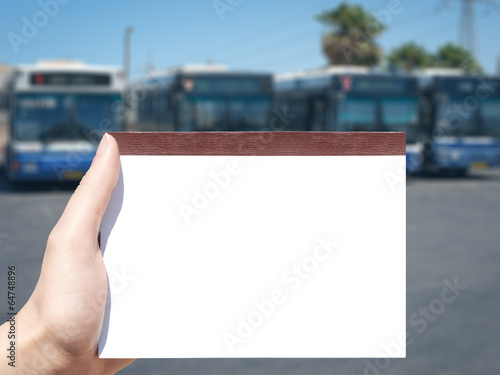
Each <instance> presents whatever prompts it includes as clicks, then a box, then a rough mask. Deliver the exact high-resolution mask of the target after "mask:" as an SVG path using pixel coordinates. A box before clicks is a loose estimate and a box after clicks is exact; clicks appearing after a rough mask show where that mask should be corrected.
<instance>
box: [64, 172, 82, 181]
mask: <svg viewBox="0 0 500 375" xmlns="http://www.w3.org/2000/svg"><path fill="white" fill-rule="evenodd" d="M83 174H84V173H83V172H81V171H68V172H64V174H63V180H67V181H77V180H81V179H82V177H83Z"/></svg>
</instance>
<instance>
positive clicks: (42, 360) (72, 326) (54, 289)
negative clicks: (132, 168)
mask: <svg viewBox="0 0 500 375" xmlns="http://www.w3.org/2000/svg"><path fill="white" fill-rule="evenodd" d="M119 172H120V160H119V152H118V145H117V143H116V141H115V139H114V138H113V137H112V136H110V135H109V134H105V135H104V137H103V139H102V141H101V143H100V145H99V149H98V151H97V154H96V156H95V158H94V160H93V162H92V166H91V167H90V169H89V171H88V172H87V174H86V175H85V177H84V178H83V179H82V181H81V183H80V185H79V186H78V188H77V189H76V191H75V193H74V194H73V196H72V197H71V199H70V201H69V203H68V205H67V206H66V209H65V210H64V213H63V214H62V216H61V218H60V220H59V222H58V223H57V224H56V226H55V227H54V229H53V230H52V232H51V234H50V236H49V239H48V241H47V248H46V251H45V256H44V259H43V264H42V270H41V274H40V278H39V280H38V283H37V285H36V288H35V290H34V292H33V294H32V295H31V297H30V299H29V301H28V302H27V303H26V305H25V306H24V307H23V308H22V309H21V311H20V312H19V314H17V316H16V330H17V335H16V336H17V337H16V363H15V364H16V367H12V366H8V365H7V364H6V363H5V362H4V361H5V357H4V356H3V357H4V361H3V362H4V363H2V364H1V365H0V374H4V373H6V374H9V373H11V372H12V373H22V374H32V373H33V374H40V375H43V374H114V373H115V372H117V371H119V370H121V369H122V368H123V367H125V366H127V365H129V364H130V363H131V362H132V361H133V360H129V359H99V358H98V357H97V344H98V341H99V336H100V332H101V327H102V323H103V318H104V311H105V306H106V298H107V290H108V282H107V276H106V270H105V267H104V262H103V259H102V254H101V251H100V249H99V245H98V242H97V237H98V233H99V226H100V224H101V220H102V216H103V214H104V212H105V210H106V207H107V205H108V202H109V198H110V195H111V192H112V191H113V188H114V186H115V185H116V182H117V180H118V175H119ZM8 328H9V327H8V325H7V324H4V325H2V326H1V327H0V342H1V343H4V342H5V340H7V344H8V345H2V348H4V347H7V348H8V347H9V345H10V340H8V339H7V334H8ZM6 369H7V370H6Z"/></svg>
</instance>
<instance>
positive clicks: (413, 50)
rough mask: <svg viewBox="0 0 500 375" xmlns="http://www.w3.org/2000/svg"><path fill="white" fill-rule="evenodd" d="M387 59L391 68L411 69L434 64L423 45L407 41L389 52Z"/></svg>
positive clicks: (432, 58)
mask: <svg viewBox="0 0 500 375" xmlns="http://www.w3.org/2000/svg"><path fill="white" fill-rule="evenodd" d="M387 61H388V63H389V66H390V67H391V68H399V69H402V70H405V71H408V72H409V71H412V70H414V69H415V68H425V67H428V66H431V65H434V57H433V56H432V55H431V54H429V53H428V52H427V51H426V50H425V48H424V47H422V46H420V45H418V44H416V43H414V42H409V43H405V44H403V45H401V46H400V47H397V48H395V49H393V50H392V51H391V53H389V55H388V56H387Z"/></svg>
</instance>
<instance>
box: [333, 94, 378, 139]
mask: <svg viewBox="0 0 500 375" xmlns="http://www.w3.org/2000/svg"><path fill="white" fill-rule="evenodd" d="M377 122H378V121H377V103H376V101H375V99H364V98H346V99H343V100H342V101H341V102H340V103H339V105H338V108H337V129H336V130H341V131H374V130H378V129H377Z"/></svg>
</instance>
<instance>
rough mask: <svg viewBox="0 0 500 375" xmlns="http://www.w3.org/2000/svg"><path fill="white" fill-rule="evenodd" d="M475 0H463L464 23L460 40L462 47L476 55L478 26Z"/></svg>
mask: <svg viewBox="0 0 500 375" xmlns="http://www.w3.org/2000/svg"><path fill="white" fill-rule="evenodd" d="M474 1H475V0H462V2H463V5H462V24H461V27H460V42H461V44H462V47H464V48H465V49H467V50H469V52H470V53H471V54H472V55H473V56H475V55H476V52H477V51H476V28H475V24H474Z"/></svg>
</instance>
